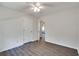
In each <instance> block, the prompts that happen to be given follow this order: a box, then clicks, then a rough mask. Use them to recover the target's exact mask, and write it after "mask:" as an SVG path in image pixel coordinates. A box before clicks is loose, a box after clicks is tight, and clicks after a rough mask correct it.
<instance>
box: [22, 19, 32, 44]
mask: <svg viewBox="0 0 79 59" xmlns="http://www.w3.org/2000/svg"><path fill="white" fill-rule="evenodd" d="M23 23H24V30H23V37H24V38H23V41H24V43H27V42H30V41H33V19H27V18H25V19H24V22H23Z"/></svg>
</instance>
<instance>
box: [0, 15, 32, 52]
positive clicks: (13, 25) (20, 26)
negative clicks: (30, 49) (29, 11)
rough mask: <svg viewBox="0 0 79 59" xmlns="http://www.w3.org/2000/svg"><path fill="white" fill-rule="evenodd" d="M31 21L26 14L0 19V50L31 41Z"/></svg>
mask: <svg viewBox="0 0 79 59" xmlns="http://www.w3.org/2000/svg"><path fill="white" fill-rule="evenodd" d="M32 22H33V20H32V19H31V17H28V16H22V17H18V18H14V19H5V20H0V52H1V51H4V50H8V49H11V48H14V47H18V46H20V45H22V44H24V43H26V42H30V41H33V38H32V35H33V33H32V32H31V31H33V26H32V25H33V23H32ZM24 32H25V33H24Z"/></svg>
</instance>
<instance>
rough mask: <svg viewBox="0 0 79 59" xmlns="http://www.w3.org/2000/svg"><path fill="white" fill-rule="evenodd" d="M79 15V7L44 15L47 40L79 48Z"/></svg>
mask: <svg viewBox="0 0 79 59" xmlns="http://www.w3.org/2000/svg"><path fill="white" fill-rule="evenodd" d="M51 13H52V12H51ZM77 15H79V8H76V7H75V8H74V7H72V8H70V7H69V8H65V9H61V10H60V11H56V12H54V13H52V14H49V15H47V16H45V17H42V18H41V20H43V21H44V22H45V28H46V41H49V42H52V43H55V44H59V45H62V46H67V47H71V48H75V49H77V48H79V46H78V45H77V44H78V28H77V27H78V25H77V23H78V22H77V20H78V19H79V17H78V16H77Z"/></svg>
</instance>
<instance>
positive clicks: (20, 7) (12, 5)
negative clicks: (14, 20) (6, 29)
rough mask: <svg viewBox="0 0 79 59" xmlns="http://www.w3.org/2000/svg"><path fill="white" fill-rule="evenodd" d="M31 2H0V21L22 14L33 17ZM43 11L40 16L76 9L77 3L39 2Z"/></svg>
mask: <svg viewBox="0 0 79 59" xmlns="http://www.w3.org/2000/svg"><path fill="white" fill-rule="evenodd" d="M32 3H33V2H0V19H4V18H9V17H15V16H21V15H23V14H27V15H34V14H35V13H34V12H33V11H32V10H31V9H30V8H31V7H32V6H31V4H32ZM40 4H41V5H42V6H44V9H42V10H41V12H40V14H41V16H44V15H46V14H48V13H51V12H54V11H56V10H59V9H62V8H64V7H78V8H79V3H78V2H41V3H40Z"/></svg>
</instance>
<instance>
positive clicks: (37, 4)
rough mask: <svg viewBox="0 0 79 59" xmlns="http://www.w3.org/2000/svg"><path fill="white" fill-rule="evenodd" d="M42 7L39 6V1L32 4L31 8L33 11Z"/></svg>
mask: <svg viewBox="0 0 79 59" xmlns="http://www.w3.org/2000/svg"><path fill="white" fill-rule="evenodd" d="M42 8H43V6H41V5H40V3H38V2H37V3H36V4H32V10H33V11H34V12H40V9H42Z"/></svg>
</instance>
